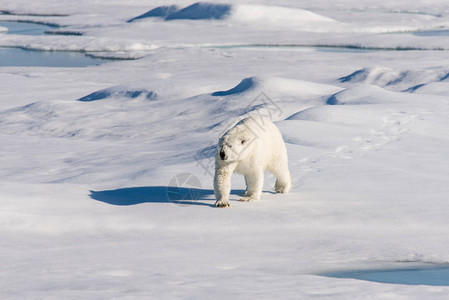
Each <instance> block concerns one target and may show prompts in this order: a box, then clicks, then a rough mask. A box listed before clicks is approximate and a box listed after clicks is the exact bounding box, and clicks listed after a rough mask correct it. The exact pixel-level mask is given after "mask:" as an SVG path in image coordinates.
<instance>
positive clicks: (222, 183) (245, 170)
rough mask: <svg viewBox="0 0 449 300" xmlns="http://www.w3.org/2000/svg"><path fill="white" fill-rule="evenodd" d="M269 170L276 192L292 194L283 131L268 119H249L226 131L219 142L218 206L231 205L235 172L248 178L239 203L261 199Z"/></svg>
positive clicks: (216, 180)
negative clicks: (230, 194) (232, 179)
mask: <svg viewBox="0 0 449 300" xmlns="http://www.w3.org/2000/svg"><path fill="white" fill-rule="evenodd" d="M223 158H224V159H223ZM266 170H267V171H270V172H271V173H273V174H274V176H276V179H277V180H276V184H275V190H276V192H278V193H288V192H289V191H290V189H291V177H290V172H289V170H288V158H287V149H286V148H285V143H284V140H283V138H282V135H281V132H280V131H279V129H278V128H277V127H276V125H274V124H273V122H271V121H270V120H268V119H267V118H264V117H248V118H246V119H243V120H241V121H240V122H239V123H238V124H237V125H235V126H234V127H233V128H231V129H230V130H229V131H227V132H226V133H225V134H224V135H223V136H222V137H221V138H220V140H219V142H218V145H217V154H216V156H215V177H214V190H215V198H216V199H217V202H216V203H215V206H218V207H228V206H230V203H229V193H230V192H231V176H232V173H233V172H237V173H240V174H243V175H244V176H245V182H246V191H245V195H244V197H243V198H241V199H240V200H241V201H252V200H259V199H260V196H261V194H262V188H263V180H264V171H266Z"/></svg>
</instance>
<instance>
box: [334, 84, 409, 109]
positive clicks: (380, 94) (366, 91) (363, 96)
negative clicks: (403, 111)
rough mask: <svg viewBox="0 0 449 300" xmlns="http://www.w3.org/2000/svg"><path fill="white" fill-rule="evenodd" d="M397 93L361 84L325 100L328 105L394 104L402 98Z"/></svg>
mask: <svg viewBox="0 0 449 300" xmlns="http://www.w3.org/2000/svg"><path fill="white" fill-rule="evenodd" d="M399 95H400V94H398V93H393V92H389V91H386V90H385V89H383V88H380V87H378V86H375V85H367V84H361V85H357V86H355V87H353V88H350V89H345V90H343V91H340V92H338V93H336V94H334V95H332V96H331V97H329V98H328V99H327V102H326V104H328V105H361V104H383V103H394V102H396V100H395V99H397V98H398V97H399V98H402V97H400V96H399Z"/></svg>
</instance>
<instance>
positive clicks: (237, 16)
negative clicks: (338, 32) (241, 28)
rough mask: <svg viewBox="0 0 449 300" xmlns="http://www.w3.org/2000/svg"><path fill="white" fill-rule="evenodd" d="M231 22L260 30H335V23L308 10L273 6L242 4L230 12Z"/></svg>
mask: <svg viewBox="0 0 449 300" xmlns="http://www.w3.org/2000/svg"><path fill="white" fill-rule="evenodd" d="M230 19H231V20H232V21H235V22H237V23H244V24H254V25H257V26H260V27H261V28H266V27H271V26H281V27H286V28H289V29H292V28H295V29H298V30H303V31H309V30H311V31H323V32H324V31H328V30H329V29H330V28H331V26H332V28H333V29H335V28H336V27H335V26H336V25H337V24H339V23H338V22H337V21H335V20H333V19H331V18H327V17H324V16H321V15H319V14H316V13H313V12H311V11H308V10H304V9H299V8H290V7H281V6H274V5H256V4H242V5H235V7H233V10H232V14H231V18H230Z"/></svg>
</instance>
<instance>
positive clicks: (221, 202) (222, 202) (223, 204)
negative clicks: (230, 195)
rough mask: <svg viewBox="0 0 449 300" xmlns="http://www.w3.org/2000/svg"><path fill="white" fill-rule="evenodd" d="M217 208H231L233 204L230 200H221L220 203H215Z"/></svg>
mask: <svg viewBox="0 0 449 300" xmlns="http://www.w3.org/2000/svg"><path fill="white" fill-rule="evenodd" d="M215 206H216V207H231V203H229V200H226V201H223V200H220V201H217V202H215Z"/></svg>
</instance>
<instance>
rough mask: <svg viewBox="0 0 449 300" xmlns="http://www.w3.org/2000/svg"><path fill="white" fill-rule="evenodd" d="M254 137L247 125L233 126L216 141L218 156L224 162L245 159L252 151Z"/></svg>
mask: <svg viewBox="0 0 449 300" xmlns="http://www.w3.org/2000/svg"><path fill="white" fill-rule="evenodd" d="M255 139H256V136H255V135H254V133H253V132H252V131H251V130H248V128H247V127H245V126H236V127H233V128H232V129H230V130H229V131H228V132H226V133H225V134H224V135H223V136H222V137H221V138H220V140H219V142H218V147H217V155H218V158H219V159H220V160H222V161H224V162H233V161H240V160H243V159H245V158H246V157H247V156H248V155H249V154H250V153H251V152H252V151H253V148H254V141H255Z"/></svg>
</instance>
